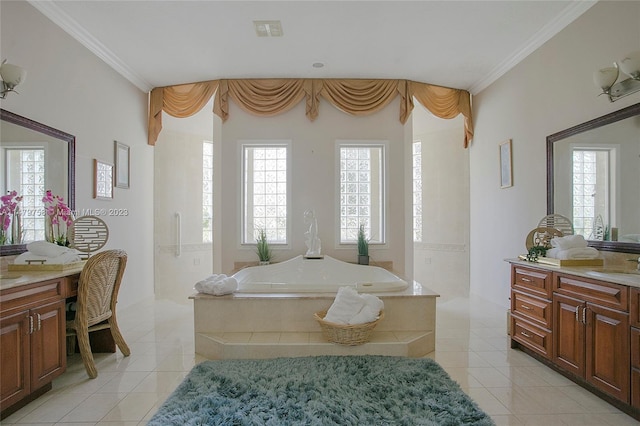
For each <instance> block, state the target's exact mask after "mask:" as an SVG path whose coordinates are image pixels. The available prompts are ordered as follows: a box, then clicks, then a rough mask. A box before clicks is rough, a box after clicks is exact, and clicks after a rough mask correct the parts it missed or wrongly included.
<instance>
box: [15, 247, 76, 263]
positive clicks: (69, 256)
mask: <svg viewBox="0 0 640 426" xmlns="http://www.w3.org/2000/svg"><path fill="white" fill-rule="evenodd" d="M28 260H35V261H38V262H32V264H34V265H36V264H40V262H39V261H42V260H44V261H45V262H44V264H45V265H66V264H67V263H73V262H80V261H81V260H82V259H80V256H78V254H77V253H76V252H75V251H74V250H71V249H70V250H69V251H67V252H66V253H63V254H61V255H59V256H55V257H50V256H38V255H36V254H33V253H31V252H30V251H26V252H24V253H22V254H21V255H19V256H18V257H16V258H15V260H14V261H13V263H15V264H16V265H26V264H28V263H29V262H27V261H28Z"/></svg>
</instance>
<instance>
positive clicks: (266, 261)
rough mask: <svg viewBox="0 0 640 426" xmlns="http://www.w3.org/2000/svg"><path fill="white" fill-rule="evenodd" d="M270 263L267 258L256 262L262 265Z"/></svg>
mask: <svg viewBox="0 0 640 426" xmlns="http://www.w3.org/2000/svg"><path fill="white" fill-rule="evenodd" d="M270 263H271V261H269V260H261V261H260V262H259V263H258V264H259V265H260V266H264V265H268V264H270Z"/></svg>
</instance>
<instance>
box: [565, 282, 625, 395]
mask: <svg viewBox="0 0 640 426" xmlns="http://www.w3.org/2000/svg"><path fill="white" fill-rule="evenodd" d="M553 290H554V294H553V324H554V326H553V336H554V337H553V362H554V363H555V364H556V365H558V366H559V367H561V368H563V369H565V370H566V371H569V372H570V373H572V374H574V375H576V376H578V377H581V378H584V379H585V380H586V381H587V382H588V383H590V384H591V385H593V386H595V387H596V388H598V389H599V390H601V391H603V392H606V393H608V394H610V395H612V396H614V397H615V398H617V399H619V400H621V401H623V402H625V403H629V385H630V369H629V362H628V360H629V356H630V349H629V345H630V341H629V340H630V338H629V313H628V311H629V307H628V306H629V305H628V299H629V296H628V295H629V288H628V287H626V286H623V285H618V284H612V283H608V282H604V281H598V280H591V279H587V278H578V277H574V276H571V275H564V274H560V273H555V274H554V289H553Z"/></svg>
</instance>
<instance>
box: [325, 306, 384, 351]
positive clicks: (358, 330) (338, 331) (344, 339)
mask: <svg viewBox="0 0 640 426" xmlns="http://www.w3.org/2000/svg"><path fill="white" fill-rule="evenodd" d="M326 315H327V311H320V312H316V313H315V314H313V316H314V318H315V319H316V321H318V324H320V328H321V329H322V334H324V337H326V338H327V340H329V341H330V342H332V343H339V344H341V345H349V346H355V345H362V344H363V343H367V342H368V341H369V336H370V335H371V332H372V331H373V329H374V328H375V327H376V325H378V323H379V322H380V321H382V319H383V318H384V311H380V316H379V317H378V319H377V320H375V321H372V322H367V323H364V324H353V325H345V324H336V323H333V322H329V321H325V320H324V317H325V316H326Z"/></svg>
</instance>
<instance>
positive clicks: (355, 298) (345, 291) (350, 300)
mask: <svg viewBox="0 0 640 426" xmlns="http://www.w3.org/2000/svg"><path fill="white" fill-rule="evenodd" d="M365 305H366V303H365V301H364V299H363V298H362V297H360V295H359V294H358V292H357V291H356V289H355V288H353V287H340V288H339V289H338V293H337V294H336V298H335V300H334V301H333V304H332V305H331V307H330V308H329V310H328V311H327V315H325V317H324V320H325V321H328V322H333V323H335V324H349V320H351V318H353V317H354V316H355V315H356V314H357V313H358V312H360V311H361V310H362V308H363V307H364V306H365Z"/></svg>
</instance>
